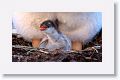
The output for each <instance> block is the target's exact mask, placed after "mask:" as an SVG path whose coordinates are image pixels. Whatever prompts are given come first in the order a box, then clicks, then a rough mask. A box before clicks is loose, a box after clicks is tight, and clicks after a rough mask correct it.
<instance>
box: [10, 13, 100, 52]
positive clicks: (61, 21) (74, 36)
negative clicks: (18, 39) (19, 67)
mask: <svg viewBox="0 0 120 80" xmlns="http://www.w3.org/2000/svg"><path fill="white" fill-rule="evenodd" d="M46 20H50V21H52V22H56V23H57V27H58V30H59V31H60V32H61V33H63V34H64V35H66V36H67V37H68V38H69V39H70V40H71V45H72V49H73V50H82V45H84V44H86V43H87V42H90V41H91V40H92V38H93V37H94V36H95V35H96V34H97V33H98V32H99V31H100V30H101V29H102V13H101V12H16V13H14V14H13V18H12V21H13V24H14V26H15V27H16V30H17V33H18V34H20V35H21V36H23V37H24V38H25V39H26V40H28V41H31V42H32V45H33V47H39V44H40V43H41V41H42V40H43V38H44V36H46V35H45V34H43V32H42V31H41V30H39V26H40V25H41V24H42V23H43V22H45V21H46Z"/></svg>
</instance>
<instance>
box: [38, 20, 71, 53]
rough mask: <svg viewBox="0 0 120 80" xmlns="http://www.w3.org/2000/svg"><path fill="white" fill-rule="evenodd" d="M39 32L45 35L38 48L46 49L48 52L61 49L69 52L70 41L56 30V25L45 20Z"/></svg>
mask: <svg viewBox="0 0 120 80" xmlns="http://www.w3.org/2000/svg"><path fill="white" fill-rule="evenodd" d="M40 30H41V32H42V33H43V34H44V35H45V36H44V38H43V39H42V41H41V43H40V48H46V49H49V50H50V51H53V50H56V49H62V50H64V51H70V50H71V40H70V39H69V38H68V37H67V36H66V35H64V34H63V33H61V32H60V31H59V30H58V26H57V23H55V22H54V21H51V20H46V21H44V22H43V23H42V24H41V25H40Z"/></svg>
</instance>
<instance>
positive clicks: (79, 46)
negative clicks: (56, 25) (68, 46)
mask: <svg viewBox="0 0 120 80" xmlns="http://www.w3.org/2000/svg"><path fill="white" fill-rule="evenodd" d="M72 49H73V50H77V51H80V50H82V43H81V42H80V41H72Z"/></svg>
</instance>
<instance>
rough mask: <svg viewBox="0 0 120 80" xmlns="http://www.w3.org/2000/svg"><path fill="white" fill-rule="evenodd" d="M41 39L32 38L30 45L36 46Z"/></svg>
mask: <svg viewBox="0 0 120 80" xmlns="http://www.w3.org/2000/svg"><path fill="white" fill-rule="evenodd" d="M41 40H42V39H32V46H33V47H34V48H38V47H39V44H40V42H41Z"/></svg>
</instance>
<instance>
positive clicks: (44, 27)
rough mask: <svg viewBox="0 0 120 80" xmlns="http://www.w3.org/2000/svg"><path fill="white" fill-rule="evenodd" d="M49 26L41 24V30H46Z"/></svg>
mask: <svg viewBox="0 0 120 80" xmlns="http://www.w3.org/2000/svg"><path fill="white" fill-rule="evenodd" d="M47 28H48V27H47V26H40V30H41V31H44V30H46V29H47Z"/></svg>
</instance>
